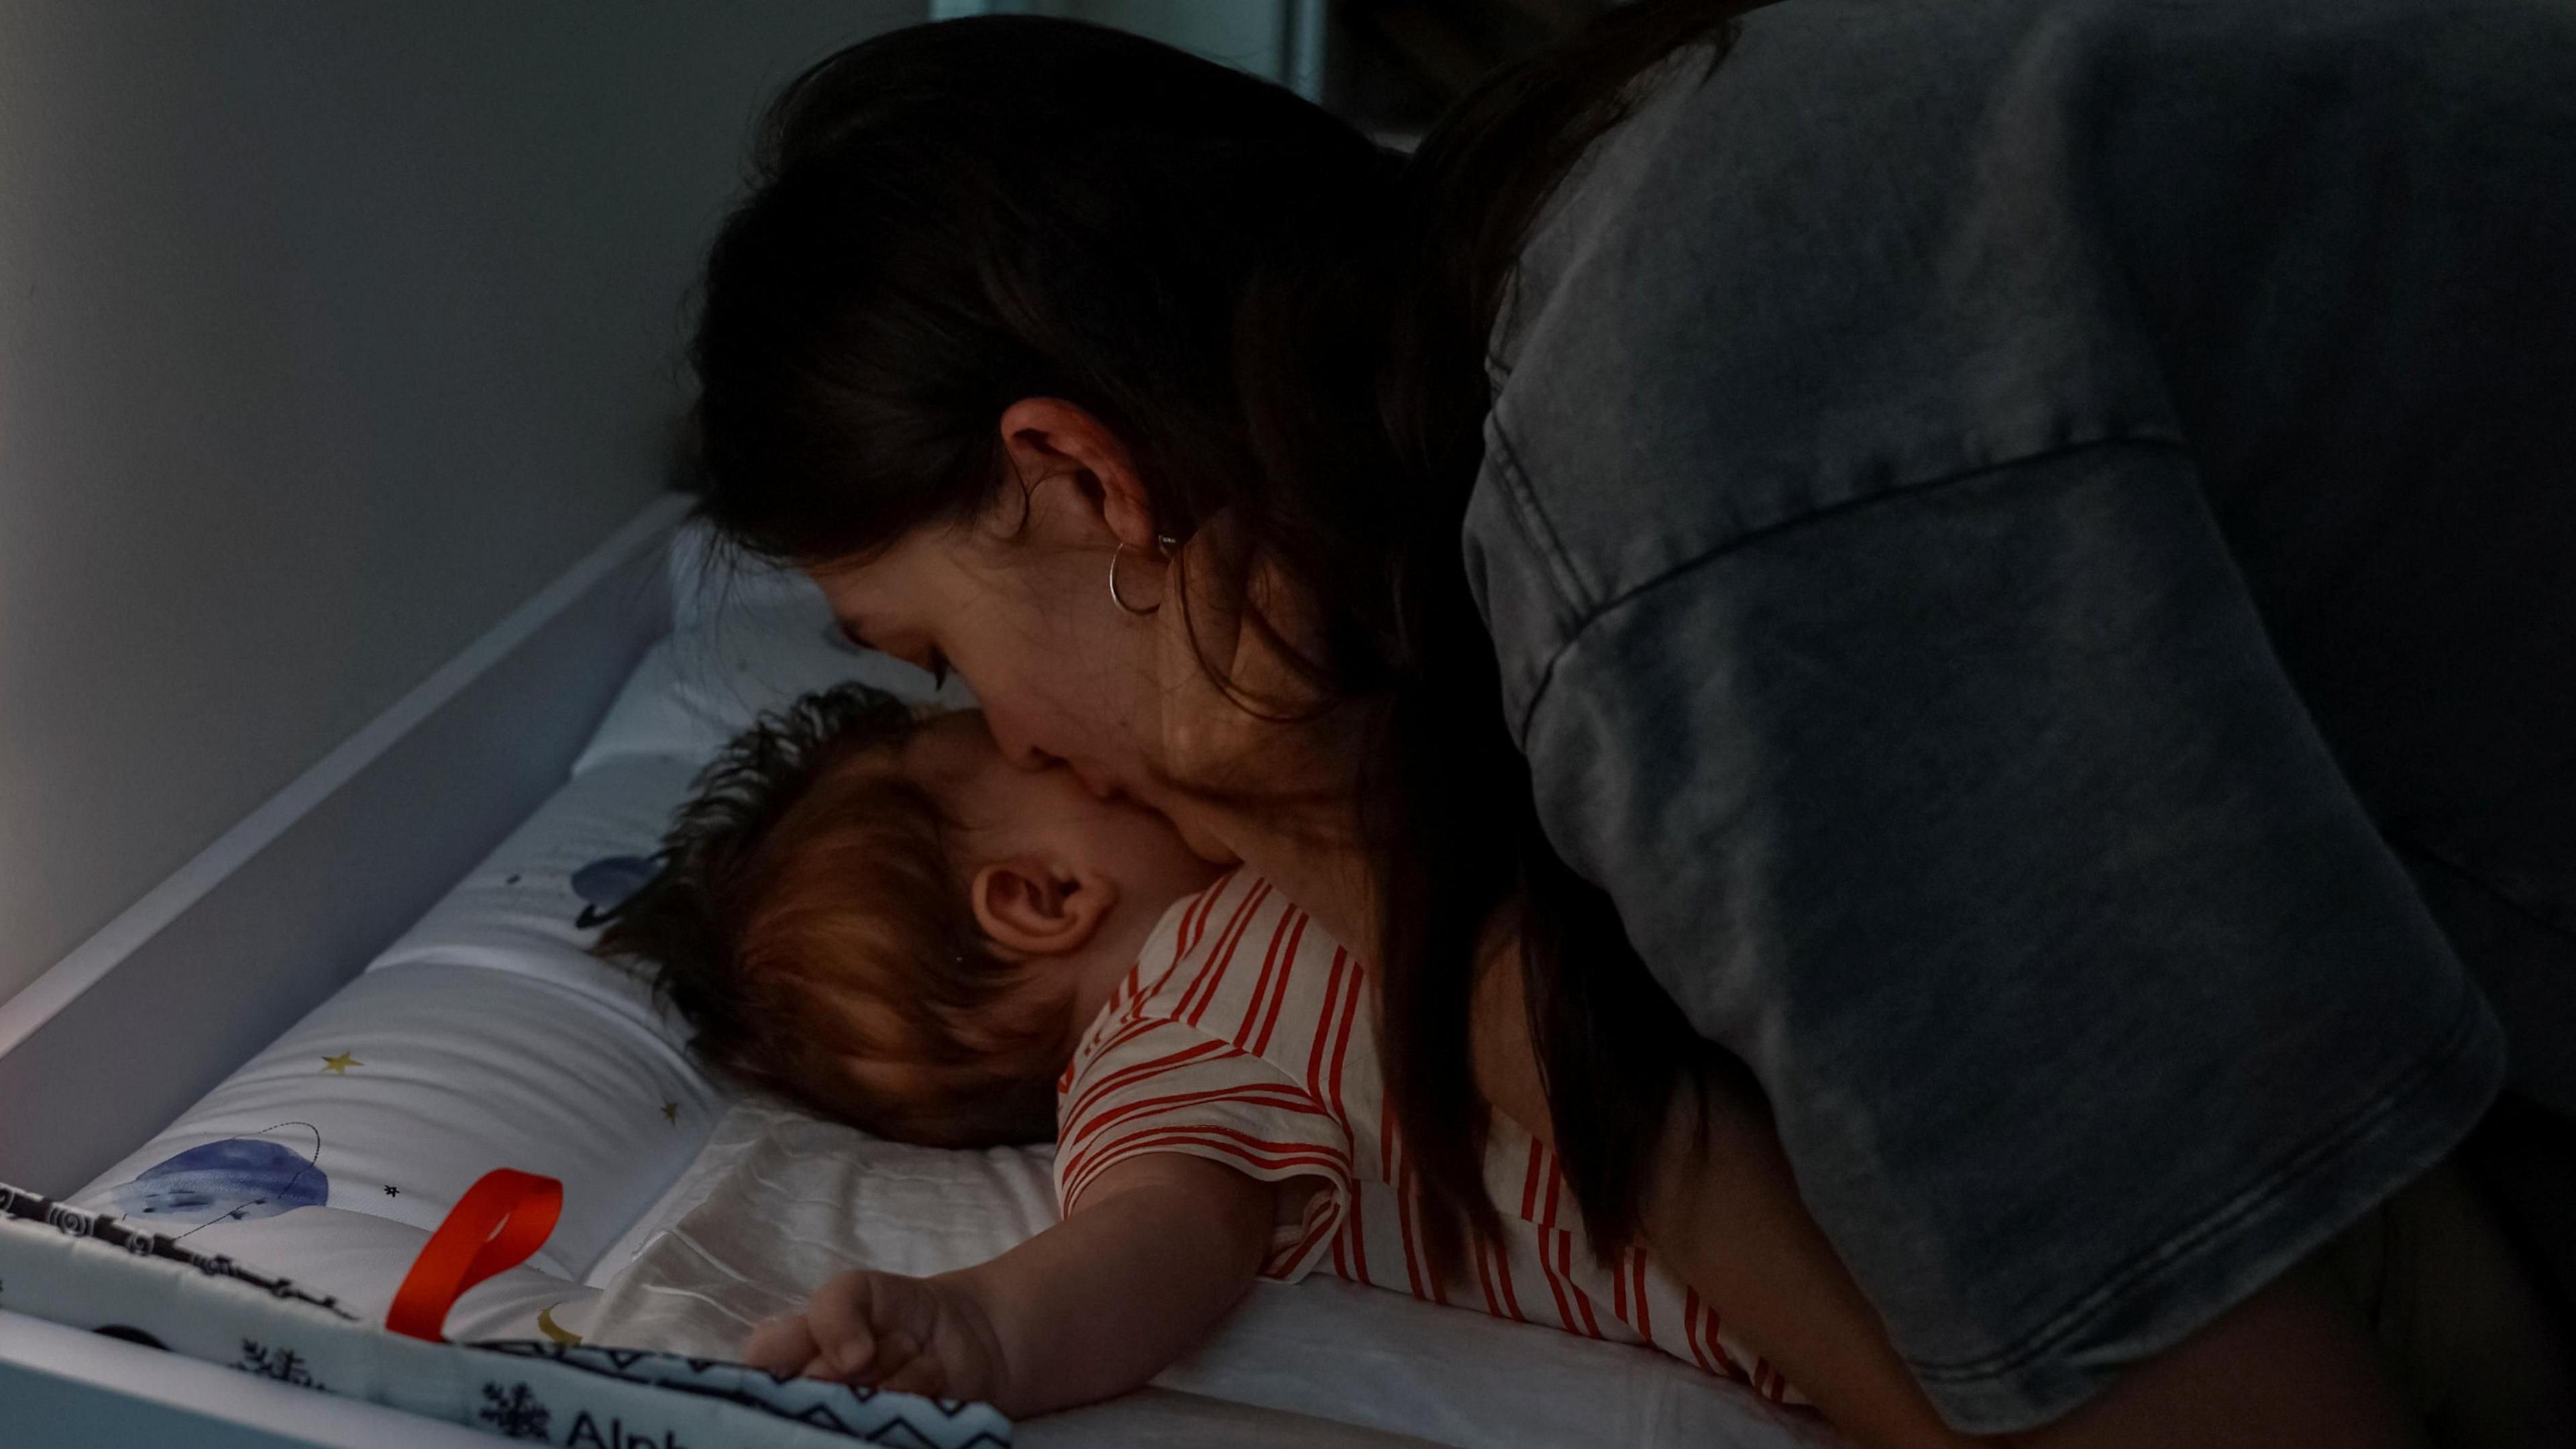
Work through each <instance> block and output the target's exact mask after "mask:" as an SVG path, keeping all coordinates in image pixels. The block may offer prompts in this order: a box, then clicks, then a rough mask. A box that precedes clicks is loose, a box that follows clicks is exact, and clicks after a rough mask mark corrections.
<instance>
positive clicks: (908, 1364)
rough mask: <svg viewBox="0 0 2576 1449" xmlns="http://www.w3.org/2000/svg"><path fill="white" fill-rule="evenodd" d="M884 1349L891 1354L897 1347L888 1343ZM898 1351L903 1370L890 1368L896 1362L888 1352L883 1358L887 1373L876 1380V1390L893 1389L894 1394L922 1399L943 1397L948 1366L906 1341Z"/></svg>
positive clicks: (946, 1388) (945, 1389)
mask: <svg viewBox="0 0 2576 1449" xmlns="http://www.w3.org/2000/svg"><path fill="white" fill-rule="evenodd" d="M886 1346H887V1348H888V1349H889V1350H892V1349H893V1348H895V1347H896V1346H897V1344H896V1342H895V1341H893V1340H889V1341H888V1343H887V1345H886ZM901 1347H902V1348H903V1349H904V1350H905V1353H904V1354H903V1356H902V1357H901V1359H900V1362H901V1363H902V1365H903V1366H902V1367H901V1368H895V1367H893V1366H892V1365H893V1364H894V1363H896V1362H897V1361H898V1359H897V1356H896V1355H895V1354H894V1353H892V1352H891V1351H889V1352H888V1354H887V1355H886V1364H887V1372H886V1375H885V1377H884V1378H882V1379H880V1380H878V1382H877V1387H879V1388H883V1389H893V1390H894V1391H896V1392H897V1393H905V1394H919V1395H921V1396H923V1397H924V1398H931V1399H937V1398H944V1397H946V1396H947V1394H948V1366H947V1365H946V1364H944V1363H941V1362H940V1361H939V1355H938V1354H937V1353H935V1352H925V1351H923V1350H921V1349H919V1348H917V1347H915V1346H914V1345H913V1344H912V1343H911V1342H910V1341H908V1340H906V1341H903V1342H902V1343H901Z"/></svg>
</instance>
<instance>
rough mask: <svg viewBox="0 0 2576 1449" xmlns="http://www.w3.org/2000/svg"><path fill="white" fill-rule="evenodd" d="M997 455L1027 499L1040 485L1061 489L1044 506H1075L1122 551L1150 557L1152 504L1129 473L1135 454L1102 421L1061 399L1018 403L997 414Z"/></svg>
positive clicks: (1142, 485)
mask: <svg viewBox="0 0 2576 1449" xmlns="http://www.w3.org/2000/svg"><path fill="white" fill-rule="evenodd" d="M1002 450H1003V452H1004V453H1005V454H1006V455H1007V456H1008V457H1009V458H1010V460H1011V467H1012V468H1013V469H1014V470H1015V471H1016V472H1017V473H1018V474H1019V478H1020V483H1021V485H1022V486H1023V487H1025V488H1026V489H1027V490H1028V491H1029V492H1030V494H1031V495H1032V496H1033V497H1034V496H1035V495H1036V494H1037V493H1038V492H1039V486H1038V485H1040V484H1041V483H1046V482H1050V481H1061V482H1064V483H1067V484H1069V485H1070V486H1068V487H1066V488H1064V489H1062V490H1050V491H1051V492H1055V493H1056V494H1057V496H1055V497H1050V498H1049V499H1048V500H1047V501H1048V502H1049V503H1050V504H1056V505H1063V504H1068V503H1070V502H1071V501H1073V500H1079V506H1080V508H1081V510H1082V512H1083V513H1084V514H1085V515H1086V516H1087V518H1088V520H1089V521H1090V522H1091V524H1092V526H1094V527H1097V528H1101V529H1105V530H1106V531H1107V532H1108V533H1109V534H1110V535H1111V537H1113V538H1115V539H1116V540H1117V541H1118V542H1120V543H1123V544H1125V545H1127V546H1128V547H1129V548H1135V549H1142V550H1144V551H1146V552H1148V553H1151V552H1154V504H1153V500H1152V499H1150V498H1148V497H1147V496H1146V494H1145V482H1144V480H1143V479H1142V478H1139V477H1138V476H1137V475H1136V459H1135V456H1134V455H1133V454H1131V453H1129V452H1128V451H1127V444H1126V443H1125V442H1124V441H1123V440H1122V439H1120V438H1119V436H1118V435H1117V434H1116V433H1114V432H1112V431H1110V428H1109V425H1108V424H1107V423H1104V422H1102V421H1101V420H1100V419H1098V418H1096V417H1093V416H1092V415H1091V414H1090V413H1089V412H1087V411H1085V410H1083V409H1082V408H1079V407H1076V406H1074V405H1073V404H1072V403H1069V402H1066V401H1065V400H1063V399H1062V398H1052V397H1028V398H1022V399H1020V400H1019V401H1018V402H1015V403H1013V404H1011V405H1010V406H1009V407H1007V408H1004V409H1003V410H1002ZM1103 546H1104V547H1105V546H1106V543H1105V541H1104V545H1103Z"/></svg>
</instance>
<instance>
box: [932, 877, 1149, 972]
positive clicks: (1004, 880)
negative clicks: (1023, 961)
mask: <svg viewBox="0 0 2576 1449" xmlns="http://www.w3.org/2000/svg"><path fill="white" fill-rule="evenodd" d="M966 889H967V894H968V895H969V896H970V897H971V898H972V899H973V901H974V905H975V924H976V925H977V926H979V927H981V928H982V929H983V932H984V934H985V935H986V936H988V937H990V938H991V939H992V941H993V944H994V945H996V946H999V947H1001V948H1002V949H1003V950H1005V951H1009V952H1012V953H1014V954H1017V955H1022V956H1070V955H1072V954H1073V953H1074V952H1076V951H1079V950H1081V949H1082V948H1083V947H1084V946H1087V945H1089V944H1090V943H1091V938H1092V937H1093V936H1095V935H1097V934H1098V933H1099V931H1100V923H1101V922H1102V921H1105V920H1107V919H1108V918H1109V912H1110V909H1111V908H1112V907H1114V906H1116V905H1117V904H1118V885H1117V883H1116V882H1115V881H1112V880H1110V879H1109V878H1108V877H1106V876H1102V875H1097V874H1095V873H1093V872H1090V871H1087V870H1082V869H1079V868H1075V867H1070V866H1066V865H1063V864H1061V863H1059V862H1056V861H1051V860H1048V859H1046V858H1044V857H1042V856H1035V855H1023V856H1017V857H1014V858H1012V859H1010V860H1004V861H997V862H995V863H993V864H991V865H988V866H985V867H984V868H983V869H981V870H978V871H976V872H975V879H974V880H973V881H972V882H971V883H970V884H969V885H968V886H967V888H966Z"/></svg>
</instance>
